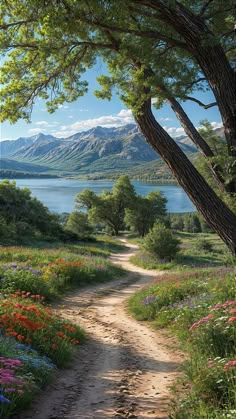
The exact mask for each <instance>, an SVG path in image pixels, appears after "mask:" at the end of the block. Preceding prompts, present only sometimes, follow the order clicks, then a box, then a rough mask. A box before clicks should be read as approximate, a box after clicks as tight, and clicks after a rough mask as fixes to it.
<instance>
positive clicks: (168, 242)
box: [142, 224, 180, 260]
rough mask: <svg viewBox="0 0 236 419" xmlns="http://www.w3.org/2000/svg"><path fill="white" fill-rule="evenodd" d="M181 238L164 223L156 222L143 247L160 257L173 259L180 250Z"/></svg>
mask: <svg viewBox="0 0 236 419" xmlns="http://www.w3.org/2000/svg"><path fill="white" fill-rule="evenodd" d="M179 243H180V242H179V240H178V239H177V238H176V237H174V235H173V233H172V231H171V230H170V229H168V228H166V226H164V225H163V224H155V225H154V227H153V228H152V230H151V231H150V232H149V233H148V234H147V235H146V237H145V238H144V241H143V246H142V247H143V248H144V250H146V251H147V252H149V253H151V254H152V255H154V256H157V257H158V258H159V259H164V260H172V259H173V258H174V257H175V255H176V253H177V252H178V251H179Z"/></svg>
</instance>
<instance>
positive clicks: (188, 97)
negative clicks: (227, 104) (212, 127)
mask: <svg viewBox="0 0 236 419" xmlns="http://www.w3.org/2000/svg"><path fill="white" fill-rule="evenodd" d="M184 99H186V100H192V102H196V103H197V104H198V105H199V106H201V107H202V108H204V109H209V108H212V107H213V106H217V102H212V103H208V104H207V105H206V104H205V103H203V102H201V101H200V100H198V99H196V98H195V97H191V96H184Z"/></svg>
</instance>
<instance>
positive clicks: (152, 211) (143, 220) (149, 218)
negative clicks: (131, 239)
mask: <svg viewBox="0 0 236 419" xmlns="http://www.w3.org/2000/svg"><path fill="white" fill-rule="evenodd" d="M166 202H167V200H166V198H165V197H163V196H162V194H161V193H160V192H150V193H149V194H148V195H147V196H146V197H143V196H138V197H137V198H136V200H135V205H134V207H133V208H132V209H129V208H128V209H126V211H125V224H126V225H127V226H128V227H130V228H131V229H132V230H134V231H136V232H138V234H139V235H140V236H141V237H144V236H145V235H146V234H147V233H148V231H149V230H150V228H152V227H153V225H154V223H155V222H156V221H157V220H159V221H163V219H164V216H165V214H166Z"/></svg>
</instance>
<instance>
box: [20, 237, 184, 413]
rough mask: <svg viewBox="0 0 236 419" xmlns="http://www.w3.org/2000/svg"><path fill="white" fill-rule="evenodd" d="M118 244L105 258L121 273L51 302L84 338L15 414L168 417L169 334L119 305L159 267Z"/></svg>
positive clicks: (174, 365)
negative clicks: (135, 259) (139, 262)
mask: <svg viewBox="0 0 236 419" xmlns="http://www.w3.org/2000/svg"><path fill="white" fill-rule="evenodd" d="M122 241H123V243H124V244H126V245H127V247H128V250H127V251H126V252H124V253H120V254H115V255H112V256H111V261H112V262H113V263H115V264H119V265H121V266H122V267H123V268H124V269H126V270H128V271H130V272H129V274H128V275H127V276H126V277H125V278H120V279H117V280H113V281H111V282H109V283H106V284H102V285H101V284H99V285H95V286H92V287H87V288H85V289H79V290H78V291H74V292H73V293H70V294H68V295H67V297H65V298H64V300H63V304H60V306H58V307H57V310H58V312H59V313H61V314H62V315H63V316H64V317H66V318H68V319H70V320H72V321H73V322H75V323H78V324H79V325H81V326H82V327H83V328H84V329H85V330H86V332H87V335H88V341H87V343H85V344H84V345H82V346H81V347H80V348H79V350H78V351H77V353H76V357H75V358H74V360H73V364H72V365H71V368H70V369H65V370H63V371H58V372H57V377H56V379H55V380H54V382H53V383H52V384H51V385H49V386H48V387H47V389H46V391H45V392H44V393H42V394H41V395H40V396H39V397H38V400H37V401H36V402H35V404H34V406H33V408H31V410H30V411H28V412H25V413H24V414H23V416H22V415H19V416H17V419H65V418H68V419H69V418H70V419H75V418H76V419H92V418H93V419H106V418H107V419H108V418H130V419H132V418H133V419H135V418H138V419H149V418H159V419H161V418H162V419H166V418H168V413H167V412H168V408H169V402H170V391H169V386H170V385H171V384H173V382H174V380H175V379H176V377H177V376H178V375H179V372H178V369H179V366H180V363H181V361H182V354H181V353H179V352H178V351H173V350H170V349H169V347H170V346H173V341H172V338H168V337H167V336H165V335H163V333H159V332H156V331H154V330H152V329H151V328H149V327H148V326H146V325H145V324H144V323H138V322H137V321H136V320H134V319H133V318H132V317H131V316H130V315H129V314H128V313H127V310H126V306H125V303H126V301H127V299H128V298H129V297H130V296H131V295H132V294H133V293H134V292H135V291H137V290H138V289H140V288H141V287H142V286H143V285H145V284H146V283H148V282H150V281H151V280H152V279H154V278H156V277H157V276H158V275H160V274H161V272H158V271H154V270H150V271H148V270H145V269H141V268H138V267H135V266H134V265H132V264H131V263H130V262H128V259H129V257H130V256H131V255H132V254H134V253H135V252H136V250H137V249H138V247H137V246H135V245H133V244H130V243H127V241H126V239H122Z"/></svg>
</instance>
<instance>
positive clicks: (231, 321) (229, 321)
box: [226, 316, 236, 323]
mask: <svg viewBox="0 0 236 419" xmlns="http://www.w3.org/2000/svg"><path fill="white" fill-rule="evenodd" d="M235 320H236V316H233V317H230V318H229V320H227V322H226V323H233V322H234V321H235Z"/></svg>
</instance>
